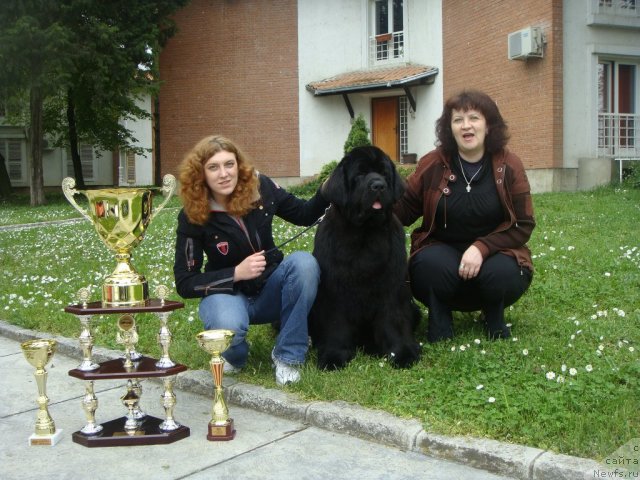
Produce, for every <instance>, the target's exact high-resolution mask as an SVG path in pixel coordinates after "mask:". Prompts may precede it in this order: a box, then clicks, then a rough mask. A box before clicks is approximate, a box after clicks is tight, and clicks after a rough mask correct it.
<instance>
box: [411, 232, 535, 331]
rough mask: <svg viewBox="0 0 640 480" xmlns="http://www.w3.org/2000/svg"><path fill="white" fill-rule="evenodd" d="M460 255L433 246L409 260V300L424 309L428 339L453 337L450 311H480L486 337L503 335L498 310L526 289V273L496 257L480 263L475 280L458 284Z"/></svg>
mask: <svg viewBox="0 0 640 480" xmlns="http://www.w3.org/2000/svg"><path fill="white" fill-rule="evenodd" d="M462 253H463V252H461V251H459V250H457V249H456V248H454V247H452V246H450V245H446V244H435V245H432V246H429V247H427V248H424V249H422V250H421V251H419V252H418V253H417V254H415V255H414V256H412V257H411V260H410V262H409V276H410V280H411V290H412V292H413V296H414V297H415V298H416V299H418V300H419V301H420V302H422V303H423V304H425V305H426V306H427V307H428V309H429V326H428V329H427V338H428V340H429V341H430V342H435V341H438V340H443V339H447V338H451V337H453V316H452V311H454V310H455V311H463V312H472V311H476V310H481V311H482V313H483V314H484V318H485V321H486V327H487V333H488V335H489V337H490V338H499V337H503V338H506V337H509V336H510V332H509V328H508V327H507V326H506V324H505V323H504V309H505V308H506V307H508V306H509V305H512V304H514V303H515V302H516V301H517V300H518V299H519V298H520V297H521V296H522V294H524V292H526V291H527V288H529V285H530V284H531V279H532V273H531V272H530V271H529V270H528V269H526V268H521V267H520V266H519V265H518V263H517V262H516V260H515V258H513V257H511V256H509V255H505V254H502V253H497V254H495V255H492V256H490V257H488V258H486V259H485V261H484V262H483V264H482V266H481V268H480V272H479V273H478V276H477V277H475V278H473V279H471V280H463V279H462V278H461V277H460V276H459V275H458V267H459V265H460V259H461V258H462Z"/></svg>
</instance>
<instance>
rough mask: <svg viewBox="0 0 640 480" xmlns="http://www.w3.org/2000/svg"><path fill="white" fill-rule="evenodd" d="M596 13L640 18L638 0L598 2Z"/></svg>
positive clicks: (602, 0) (599, 0)
mask: <svg viewBox="0 0 640 480" xmlns="http://www.w3.org/2000/svg"><path fill="white" fill-rule="evenodd" d="M595 13H598V14H605V15H620V16H624V17H638V16H640V14H639V13H638V8H637V2H636V0H598V3H597V4H596V11H595Z"/></svg>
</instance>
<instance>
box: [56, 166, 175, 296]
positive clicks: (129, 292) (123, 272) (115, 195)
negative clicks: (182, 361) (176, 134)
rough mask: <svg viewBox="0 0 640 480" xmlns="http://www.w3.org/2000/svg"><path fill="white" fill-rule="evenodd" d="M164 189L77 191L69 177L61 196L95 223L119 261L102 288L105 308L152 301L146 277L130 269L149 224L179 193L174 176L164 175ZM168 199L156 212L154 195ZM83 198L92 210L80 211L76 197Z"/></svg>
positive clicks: (102, 237)
mask: <svg viewBox="0 0 640 480" xmlns="http://www.w3.org/2000/svg"><path fill="white" fill-rule="evenodd" d="M162 183H163V186H162V187H161V188H157V187H150V188H99V189H92V190H76V189H75V185H76V182H75V180H74V179H73V178H71V177H67V178H65V179H64V180H63V181H62V192H63V193H64V196H65V197H66V198H67V200H68V201H69V203H71V205H72V206H73V207H74V208H75V209H76V210H78V212H80V213H81V214H82V216H83V217H84V218H86V219H87V220H89V221H90V222H91V223H93V225H94V227H95V229H96V231H97V232H98V235H99V236H100V238H101V239H102V241H103V242H104V244H105V245H106V246H107V247H108V248H109V249H110V250H112V251H113V252H115V257H116V262H117V265H116V268H115V270H114V271H113V272H112V273H111V274H110V275H109V276H107V278H106V279H105V281H104V283H103V285H102V304H103V306H105V307H123V306H132V305H143V304H144V303H145V302H146V301H147V300H148V299H149V286H148V283H147V280H146V278H145V277H144V275H142V274H140V273H138V272H137V271H136V270H135V268H134V267H133V266H132V265H131V251H132V250H133V249H134V248H135V247H136V246H137V245H138V244H139V243H140V242H141V241H142V239H143V238H144V234H145V232H146V230H147V227H148V226H149V223H150V222H151V220H152V219H153V217H155V216H156V215H157V214H158V213H159V212H160V210H162V209H163V208H164V206H165V205H166V204H167V202H168V201H169V199H170V198H171V196H172V195H173V192H174V191H175V189H176V179H175V177H174V176H173V175H165V176H164V178H163V181H162ZM158 190H159V191H160V192H162V193H163V194H164V195H165V198H164V200H163V202H162V203H161V204H160V205H159V206H158V207H156V208H155V210H154V209H153V206H152V199H153V195H154V192H155V191H158ZM78 194H82V195H84V196H85V197H86V198H87V200H88V201H89V208H88V209H83V208H82V207H80V206H79V205H78V204H77V203H76V201H75V199H74V196H75V195H78Z"/></svg>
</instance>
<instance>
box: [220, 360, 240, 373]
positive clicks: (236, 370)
mask: <svg viewBox="0 0 640 480" xmlns="http://www.w3.org/2000/svg"><path fill="white" fill-rule="evenodd" d="M241 371H242V369H241V368H240V367H234V366H233V365H231V364H230V363H229V362H224V365H222V373H224V374H225V375H235V374H236V373H240V372H241Z"/></svg>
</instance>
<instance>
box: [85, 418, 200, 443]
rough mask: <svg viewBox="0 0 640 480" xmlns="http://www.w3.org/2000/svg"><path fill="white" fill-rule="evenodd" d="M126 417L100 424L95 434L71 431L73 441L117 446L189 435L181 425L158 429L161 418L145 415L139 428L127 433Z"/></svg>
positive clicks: (156, 441) (171, 439)
mask: <svg viewBox="0 0 640 480" xmlns="http://www.w3.org/2000/svg"><path fill="white" fill-rule="evenodd" d="M126 420H127V417H120V418H116V419H114V420H111V421H109V422H106V423H103V424H102V431H101V432H100V433H98V434H97V435H85V434H84V433H82V432H81V431H79V430H78V431H77V432H73V435H72V439H73V441H74V442H76V443H79V444H80V445H84V446H85V447H119V446H128V445H158V444H166V443H173V442H176V441H178V440H181V439H183V438H186V437H188V436H189V434H190V431H189V427H185V426H184V425H181V426H180V427H178V428H177V429H175V430H170V431H163V430H160V428H159V427H160V424H161V423H162V422H163V420H162V419H160V418H156V417H152V416H150V415H147V416H145V417H144V418H143V419H142V424H141V425H140V427H139V429H138V430H137V431H136V432H135V433H134V434H133V435H130V434H128V433H127V432H126V431H125V429H124V423H125V422H126Z"/></svg>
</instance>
